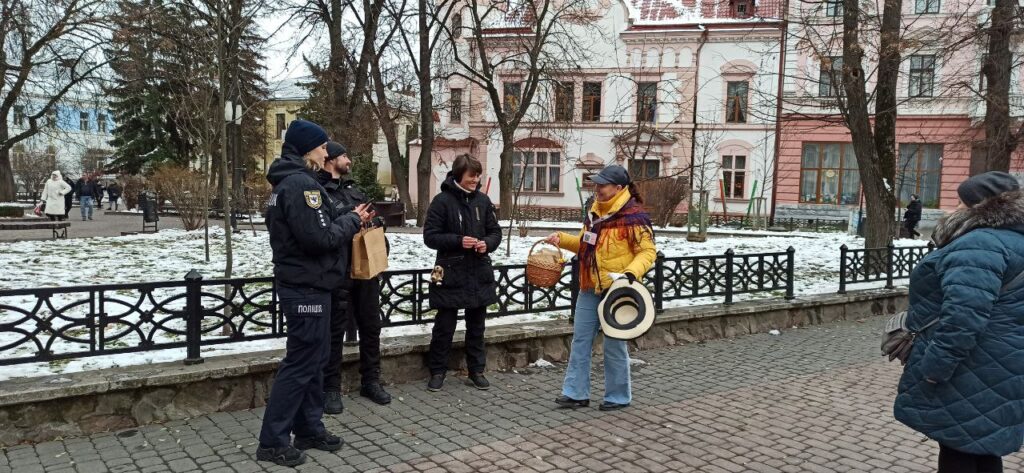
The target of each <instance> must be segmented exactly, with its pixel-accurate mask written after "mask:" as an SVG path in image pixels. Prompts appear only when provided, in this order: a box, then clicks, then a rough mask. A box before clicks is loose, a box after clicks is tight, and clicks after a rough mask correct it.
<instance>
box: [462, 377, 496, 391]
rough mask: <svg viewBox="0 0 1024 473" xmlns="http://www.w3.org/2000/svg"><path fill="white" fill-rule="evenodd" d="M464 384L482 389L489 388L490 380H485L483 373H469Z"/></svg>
mask: <svg viewBox="0 0 1024 473" xmlns="http://www.w3.org/2000/svg"><path fill="white" fill-rule="evenodd" d="M466 384H468V385H470V386H473V387H474V388H477V389H480V390H483V391H486V390H488V389H491V382H490V381H487V378H485V377H484V374H483V373H469V378H468V379H467V380H466Z"/></svg>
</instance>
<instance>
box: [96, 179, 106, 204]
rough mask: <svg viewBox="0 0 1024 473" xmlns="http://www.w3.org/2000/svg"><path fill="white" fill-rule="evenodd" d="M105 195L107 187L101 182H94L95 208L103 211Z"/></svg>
mask: <svg viewBox="0 0 1024 473" xmlns="http://www.w3.org/2000/svg"><path fill="white" fill-rule="evenodd" d="M106 193H107V186H106V184H104V183H103V181H101V180H98V179H97V180H96V208H97V209H100V210H103V195H104V194H106Z"/></svg>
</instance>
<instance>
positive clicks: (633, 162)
mask: <svg viewBox="0 0 1024 473" xmlns="http://www.w3.org/2000/svg"><path fill="white" fill-rule="evenodd" d="M660 175H661V160H660V159H657V158H649V159H640V158H633V159H630V160H629V177H631V178H633V179H653V178H656V177H658V176H660Z"/></svg>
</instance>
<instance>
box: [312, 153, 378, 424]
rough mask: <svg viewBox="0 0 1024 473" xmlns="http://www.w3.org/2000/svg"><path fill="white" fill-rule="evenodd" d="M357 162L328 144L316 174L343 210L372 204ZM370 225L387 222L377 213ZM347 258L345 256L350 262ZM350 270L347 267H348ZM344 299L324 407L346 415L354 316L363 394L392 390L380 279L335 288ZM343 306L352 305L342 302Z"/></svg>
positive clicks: (336, 316) (334, 318)
mask: <svg viewBox="0 0 1024 473" xmlns="http://www.w3.org/2000/svg"><path fill="white" fill-rule="evenodd" d="M351 167H352V161H351V160H350V159H349V157H348V154H347V150H346V149H345V147H344V146H342V145H341V144H340V143H336V142H334V141H330V142H328V143H327V161H326V163H325V164H324V170H323V171H320V172H319V173H317V177H318V178H319V179H320V184H321V185H323V186H324V189H326V190H327V194H328V195H330V196H331V198H332V200H333V201H334V205H335V207H336V209H337V210H338V212H339V213H347V212H351V211H352V209H354V208H356V207H357V206H359V205H364V204H369V199H368V198H367V197H366V194H363V193H362V192H361V191H360V190H359V188H357V187H356V186H355V181H353V180H351V179H349V178H348V177H349V174H350V172H351ZM371 226H378V227H383V221H382V220H381V219H380V218H379V217H378V218H375V219H373V221H372V224H371ZM347 263H348V261H346V264H347ZM345 272H346V274H347V272H348V268H345ZM335 294H336V299H335V300H339V301H340V302H341V304H338V305H336V306H335V307H333V309H334V310H333V311H332V313H331V355H330V359H329V361H328V363H327V365H326V366H325V367H324V391H325V392H324V398H325V404H324V412H325V413H327V414H341V413H342V412H343V411H344V404H342V401H341V352H342V346H343V342H344V336H345V327H346V326H347V325H348V324H349V322H350V321H352V320H354V321H355V323H356V327H357V328H358V330H359V375H360V377H361V378H362V385H361V387H360V388H359V394H360V395H361V396H363V397H366V398H369V399H370V400H372V401H373V402H376V403H377V404H381V405H384V404H389V403H390V402H391V395H390V394H388V393H387V391H385V390H384V388H383V387H381V385H380V328H381V320H380V280H379V279H377V278H373V279H370V280H352V279H350V278H346V281H345V284H344V286H343V287H342V288H340V289H339V290H338V291H335ZM342 305H344V306H347V308H346V307H341V306H342Z"/></svg>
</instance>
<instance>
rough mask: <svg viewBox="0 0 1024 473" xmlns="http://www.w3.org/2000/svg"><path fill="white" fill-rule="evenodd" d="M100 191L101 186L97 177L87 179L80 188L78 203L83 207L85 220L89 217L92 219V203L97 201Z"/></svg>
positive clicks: (83, 218) (83, 219)
mask: <svg viewBox="0 0 1024 473" xmlns="http://www.w3.org/2000/svg"><path fill="white" fill-rule="evenodd" d="M83 179H84V178H83ZM98 193H99V188H98V187H97V184H96V178H89V179H88V180H85V181H84V182H82V186H81V187H80V188H79V189H78V205H79V206H80V207H81V211H82V221H83V222H84V221H85V220H87V219H88V220H92V209H93V208H92V204H93V202H95V199H96V196H97V195H98Z"/></svg>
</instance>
